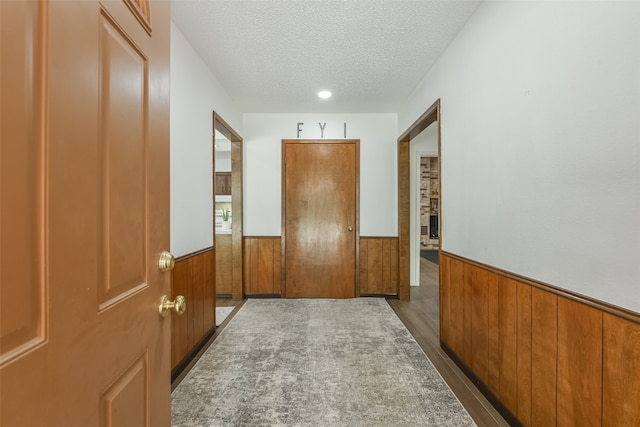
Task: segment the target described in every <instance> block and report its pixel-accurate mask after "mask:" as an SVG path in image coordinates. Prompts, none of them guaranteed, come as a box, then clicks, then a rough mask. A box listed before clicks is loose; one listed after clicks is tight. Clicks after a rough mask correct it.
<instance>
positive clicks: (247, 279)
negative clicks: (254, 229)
mask: <svg viewBox="0 0 640 427" xmlns="http://www.w3.org/2000/svg"><path fill="white" fill-rule="evenodd" d="M251 243H252V239H251V238H249V237H245V238H244V245H243V252H244V255H243V258H244V265H243V268H242V274H243V275H244V289H243V292H244V293H246V294H248V293H251V264H252V260H251Z"/></svg>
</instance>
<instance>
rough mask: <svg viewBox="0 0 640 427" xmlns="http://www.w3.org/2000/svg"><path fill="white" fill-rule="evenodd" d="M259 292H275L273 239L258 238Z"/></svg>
mask: <svg viewBox="0 0 640 427" xmlns="http://www.w3.org/2000/svg"><path fill="white" fill-rule="evenodd" d="M257 243H258V283H257V288H258V293H261V294H273V293H274V286H273V239H258V240H257Z"/></svg>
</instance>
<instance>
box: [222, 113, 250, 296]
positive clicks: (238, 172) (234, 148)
mask: <svg viewBox="0 0 640 427" xmlns="http://www.w3.org/2000/svg"><path fill="white" fill-rule="evenodd" d="M218 123H220V121H219V120H218ZM225 126H228V125H227V124H226V123H225ZM234 133H235V132H234ZM230 141H231V194H232V199H231V209H232V210H233V223H232V225H231V228H232V233H231V265H232V270H233V275H232V279H233V291H232V295H233V298H234V299H236V300H241V299H242V298H243V297H244V295H243V289H244V282H243V275H242V269H243V257H242V255H243V253H244V251H243V246H242V245H243V239H242V235H243V231H242V229H243V224H242V217H243V204H242V200H243V197H242V192H243V184H242V174H243V172H242V170H243V163H242V158H243V156H242V138H240V137H238V136H237V135H236V136H234V137H233V138H230Z"/></svg>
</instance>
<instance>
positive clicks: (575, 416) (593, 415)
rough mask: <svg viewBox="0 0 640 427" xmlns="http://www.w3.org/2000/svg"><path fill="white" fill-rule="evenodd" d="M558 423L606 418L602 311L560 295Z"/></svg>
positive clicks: (591, 423)
mask: <svg viewBox="0 0 640 427" xmlns="http://www.w3.org/2000/svg"><path fill="white" fill-rule="evenodd" d="M557 393H558V425H579V426H599V425H601V420H602V418H601V417H602V312H601V311H599V310H596V309H594V308H591V307H588V306H586V305H584V304H580V303H578V302H575V301H571V300H569V299H567V298H558V390H557Z"/></svg>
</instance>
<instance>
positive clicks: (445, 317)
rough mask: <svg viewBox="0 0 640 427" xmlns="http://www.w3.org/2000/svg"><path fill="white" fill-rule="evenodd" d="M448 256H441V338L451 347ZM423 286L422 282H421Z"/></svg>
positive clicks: (449, 268)
mask: <svg viewBox="0 0 640 427" xmlns="http://www.w3.org/2000/svg"><path fill="white" fill-rule="evenodd" d="M450 260H451V258H449V257H448V256H442V257H440V269H439V273H440V286H439V290H440V310H439V314H440V340H441V341H442V342H444V343H445V344H447V345H448V346H449V347H451V334H450V332H451V267H450ZM421 286H422V284H421Z"/></svg>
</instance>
